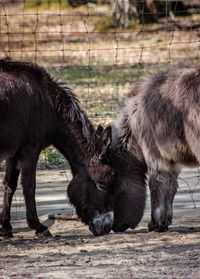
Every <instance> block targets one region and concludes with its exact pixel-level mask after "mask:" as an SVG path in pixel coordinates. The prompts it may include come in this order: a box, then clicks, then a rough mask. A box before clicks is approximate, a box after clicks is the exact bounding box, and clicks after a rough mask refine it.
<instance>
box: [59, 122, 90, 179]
mask: <svg viewBox="0 0 200 279" xmlns="http://www.w3.org/2000/svg"><path fill="white" fill-rule="evenodd" d="M54 146H55V147H56V148H57V149H58V150H59V151H60V152H61V154H62V155H63V156H64V157H65V158H66V159H67V161H68V163H69V165H70V168H71V171H72V174H73V176H75V175H76V174H78V173H79V172H80V171H82V170H83V169H84V170H85V171H86V167H85V158H84V156H83V154H82V152H81V150H80V148H79V145H78V144H77V142H76V140H75V138H74V136H73V135H72V134H71V133H70V132H69V130H68V129H67V128H66V127H64V125H63V126H62V127H59V129H58V131H57V133H56V139H55V141H54Z"/></svg>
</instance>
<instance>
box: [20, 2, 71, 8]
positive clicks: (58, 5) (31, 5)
mask: <svg viewBox="0 0 200 279" xmlns="http://www.w3.org/2000/svg"><path fill="white" fill-rule="evenodd" d="M69 7H70V5H69V2H68V1H67V0H66V1H62V0H44V1H43V0H26V1H25V6H24V8H25V9H35V8H36V9H38V10H56V9H63V8H69Z"/></svg>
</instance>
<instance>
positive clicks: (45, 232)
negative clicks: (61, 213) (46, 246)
mask: <svg viewBox="0 0 200 279" xmlns="http://www.w3.org/2000/svg"><path fill="white" fill-rule="evenodd" d="M35 235H36V236H37V237H49V236H52V234H51V233H50V231H49V230H45V231H42V232H40V231H36V232H35Z"/></svg>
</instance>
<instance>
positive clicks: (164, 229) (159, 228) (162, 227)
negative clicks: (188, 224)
mask: <svg viewBox="0 0 200 279" xmlns="http://www.w3.org/2000/svg"><path fill="white" fill-rule="evenodd" d="M155 231H156V232H167V231H168V226H167V225H159V226H157V227H156V229H155Z"/></svg>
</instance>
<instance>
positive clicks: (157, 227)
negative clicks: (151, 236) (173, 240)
mask: <svg viewBox="0 0 200 279" xmlns="http://www.w3.org/2000/svg"><path fill="white" fill-rule="evenodd" d="M148 227H149V231H150V232H152V231H155V232H166V231H168V225H167V224H165V223H163V222H162V223H158V224H157V223H154V222H153V221H151V222H149V224H148Z"/></svg>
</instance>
